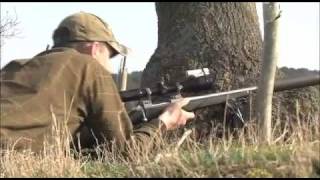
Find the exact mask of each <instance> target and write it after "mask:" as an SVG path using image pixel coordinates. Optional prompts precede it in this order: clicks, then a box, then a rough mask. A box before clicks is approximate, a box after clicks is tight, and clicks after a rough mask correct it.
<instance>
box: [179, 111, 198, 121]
mask: <svg viewBox="0 0 320 180" xmlns="http://www.w3.org/2000/svg"><path fill="white" fill-rule="evenodd" d="M182 113H183V116H185V117H186V118H187V119H193V118H195V115H194V113H193V112H188V111H184V110H182Z"/></svg>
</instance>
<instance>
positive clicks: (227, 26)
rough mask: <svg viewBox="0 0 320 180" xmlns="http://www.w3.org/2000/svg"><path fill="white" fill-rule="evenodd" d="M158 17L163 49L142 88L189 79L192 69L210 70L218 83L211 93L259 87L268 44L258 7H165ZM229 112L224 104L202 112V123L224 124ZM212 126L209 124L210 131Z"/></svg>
mask: <svg viewBox="0 0 320 180" xmlns="http://www.w3.org/2000/svg"><path fill="white" fill-rule="evenodd" d="M156 12H157V15H158V47H157V49H156V51H155V53H154V54H153V55H152V57H151V59H150V61H149V62H148V64H147V66H146V68H145V69H144V71H143V75H142V83H141V87H150V86H152V85H154V84H155V83H156V82H158V81H160V80H161V79H162V78H163V80H164V81H165V83H167V84H169V85H173V84H174V83H175V82H177V81H183V80H185V71H186V70H191V69H199V68H206V67H207V68H209V70H210V73H211V75H212V76H213V77H214V78H215V83H214V86H213V88H212V90H211V92H221V91H226V90H229V89H236V88H240V87H247V86H250V85H256V82H257V81H256V77H258V76H259V69H260V68H259V66H260V64H259V62H260V58H261V53H262V39H261V34H260V30H259V23H258V16H257V12H256V6H255V3H237V2H228V3H220V2H219V3H216V2H215V3H213V2H188V3H162V2H160V3H156ZM198 112H200V111H198ZM221 112H222V113H221ZM223 112H224V105H221V106H215V107H210V112H207V114H206V115H205V116H204V115H201V114H203V113H196V114H200V115H199V116H198V115H197V118H196V120H197V122H203V121H201V120H204V119H210V120H214V121H215V122H216V119H219V120H220V121H221V120H223V119H224V117H223V114H224V113H223ZM199 119H201V120H199ZM198 120H199V121H198ZM219 120H218V121H219ZM209 124H211V123H209ZM209 124H207V123H206V125H204V126H205V127H208V128H206V129H208V130H210V129H211V128H210V127H211V126H210V125H209ZM201 131H204V129H203V127H201Z"/></svg>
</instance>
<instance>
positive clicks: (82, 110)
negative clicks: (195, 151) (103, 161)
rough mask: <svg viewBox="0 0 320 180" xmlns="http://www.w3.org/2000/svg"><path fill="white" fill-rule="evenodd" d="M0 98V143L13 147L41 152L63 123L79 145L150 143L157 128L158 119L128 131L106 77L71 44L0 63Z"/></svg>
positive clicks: (128, 124)
mask: <svg viewBox="0 0 320 180" xmlns="http://www.w3.org/2000/svg"><path fill="white" fill-rule="evenodd" d="M0 102H1V119H0V135H1V137H0V145H2V146H3V145H7V144H8V143H9V142H10V143H12V142H14V143H15V148H16V149H23V148H26V147H31V148H32V149H33V150H34V151H39V150H41V149H42V148H43V141H44V140H47V141H48V142H51V141H52V139H51V140H50V137H52V135H53V134H52V133H53V129H54V128H57V127H67V130H68V132H69V133H70V135H71V137H72V138H71V139H73V142H80V143H81V146H82V147H91V146H92V145H93V144H96V142H97V141H98V142H108V141H112V140H115V141H116V142H117V144H123V143H124V142H127V141H126V140H129V139H130V140H131V139H132V138H134V139H137V140H138V141H143V142H146V141H149V142H150V138H151V136H152V135H155V133H156V132H159V131H157V130H158V129H159V126H160V125H159V124H160V122H159V120H158V119H154V120H152V121H151V122H149V123H145V124H144V125H143V126H141V127H139V128H136V129H134V128H133V125H132V123H131V121H130V118H129V117H128V114H127V112H126V110H125V108H124V105H123V103H122V101H121V99H120V96H119V93H118V89H117V87H116V85H115V83H114V81H113V79H112V75H111V74H110V73H109V72H108V71H106V70H105V69H104V68H103V67H102V66H101V65H100V64H99V63H98V62H97V61H96V60H94V59H93V58H91V57H90V56H88V55H84V54H81V53H79V52H77V51H76V50H74V49H71V48H53V49H51V50H48V51H45V52H42V53H40V54H38V55H37V56H35V57H33V58H32V59H30V60H25V61H12V62H10V63H9V64H8V65H6V66H5V67H4V68H3V69H2V70H1V101H0ZM63 125H65V126H63ZM79 135H80V136H79ZM78 137H80V138H79V139H80V140H79V139H77V138H78ZM77 146H78V144H77Z"/></svg>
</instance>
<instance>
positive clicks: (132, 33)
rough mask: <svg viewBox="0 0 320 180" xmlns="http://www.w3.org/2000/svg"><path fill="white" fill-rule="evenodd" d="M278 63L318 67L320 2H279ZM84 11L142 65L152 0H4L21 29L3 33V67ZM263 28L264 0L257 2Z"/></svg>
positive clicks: (131, 67)
mask: <svg viewBox="0 0 320 180" xmlns="http://www.w3.org/2000/svg"><path fill="white" fill-rule="evenodd" d="M279 4H280V9H281V11H282V13H281V18H280V21H279V35H280V38H279V43H280V46H279V48H280V49H279V50H280V54H279V61H278V67H283V66H287V67H292V68H307V69H310V70H319V69H320V62H319V22H320V21H319V3H315V2H314V3H292V2H290V3H279ZM79 11H86V12H90V13H93V14H96V15H97V16H99V17H101V18H102V19H104V20H105V21H106V22H107V23H108V24H109V25H110V26H111V27H112V30H113V33H114V34H115V37H116V38H117V39H118V41H119V42H120V43H122V44H124V45H126V46H128V47H130V48H131V49H132V53H131V54H130V55H129V56H128V57H127V64H126V67H127V68H128V71H129V72H132V71H137V70H143V69H144V68H145V66H146V64H147V62H148V60H149V59H150V57H151V56H152V54H153V53H154V51H155V49H156V47H157V40H158V37H157V36H158V27H157V26H158V24H157V23H158V21H157V14H156V11H155V4H154V3H153V2H139V3H138V2H131V3H124V2H121V3H116V2H113V3H110V2H108V3H103V2H101V3H97V2H95V3H92V2H82V3H71V2H68V3H67V2H64V3H61V2H51V3H48V2H41V3H39V2H37V3H30V2H27V3H11V2H1V18H3V17H5V14H6V13H8V14H9V15H11V16H14V14H15V13H14V12H16V14H17V17H18V20H19V22H20V23H19V25H18V27H17V28H18V29H19V31H20V34H19V35H18V36H17V37H14V38H11V39H5V43H4V45H2V47H1V63H0V65H1V68H2V67H3V66H5V65H6V64H7V63H8V62H10V61H11V60H13V59H20V58H31V57H33V56H34V55H36V54H38V53H39V52H41V51H43V50H45V48H46V47H47V45H50V46H51V45H52V44H53V43H52V39H51V38H52V32H53V30H54V29H55V28H56V27H57V26H58V24H59V23H60V21H61V20H62V19H63V18H65V17H66V16H68V15H71V14H73V13H76V12H79ZM257 13H258V16H259V22H260V29H261V30H262V33H263V24H262V22H263V17H262V3H257ZM121 58H122V57H121V56H120V55H119V56H117V57H115V58H113V59H112V63H113V69H114V72H117V71H118V69H119V66H120V59H121Z"/></svg>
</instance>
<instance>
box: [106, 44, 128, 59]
mask: <svg viewBox="0 0 320 180" xmlns="http://www.w3.org/2000/svg"><path fill="white" fill-rule="evenodd" d="M107 43H108V44H109V45H110V46H111V47H113V49H115V50H116V52H117V53H116V54H115V55H117V54H121V55H122V56H128V54H129V53H130V52H131V49H130V48H128V47H126V46H124V45H122V44H119V43H118V42H115V41H111V42H107Z"/></svg>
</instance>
